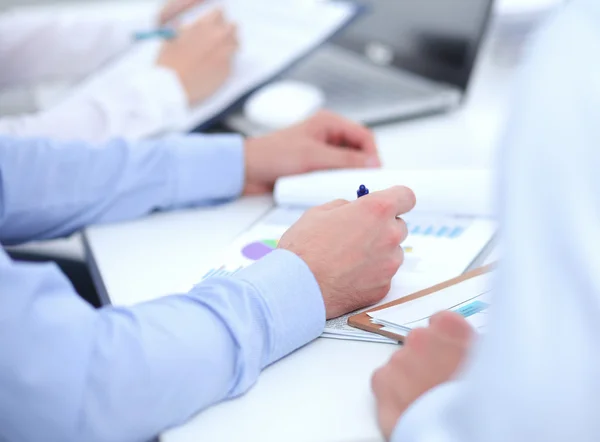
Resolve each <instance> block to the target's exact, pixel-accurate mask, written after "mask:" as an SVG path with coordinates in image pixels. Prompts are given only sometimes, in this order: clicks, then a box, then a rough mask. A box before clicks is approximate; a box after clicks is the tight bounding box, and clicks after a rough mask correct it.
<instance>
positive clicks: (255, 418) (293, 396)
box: [85, 64, 508, 442]
mask: <svg viewBox="0 0 600 442" xmlns="http://www.w3.org/2000/svg"><path fill="white" fill-rule="evenodd" d="M479 71H480V72H479V74H478V76H477V77H476V78H477V82H476V84H475V85H474V91H473V94H472V96H471V98H470V99H469V101H468V103H467V105H466V106H465V107H464V108H463V109H462V110H460V111H458V112H454V113H452V114H448V115H442V116H437V117H432V118H427V119H423V120H417V121H412V122H408V123H403V124H394V125H388V126H384V127H381V128H378V129H377V131H376V135H377V138H378V142H379V146H380V148H381V153H382V159H383V163H384V166H385V167H389V168H404V169H407V168H457V167H460V168H480V167H488V166H489V165H490V161H491V160H490V158H491V155H492V151H493V149H492V146H493V145H494V143H495V140H496V137H497V134H498V130H499V127H500V125H501V124H502V120H503V118H502V117H503V115H504V112H503V110H504V97H505V96H506V95H507V94H506V87H507V84H508V83H507V77H506V75H507V73H506V72H503V71H502V70H499V69H488V67H487V66H486V65H485V64H484V65H483V66H482V67H480V69H479ZM499 85H504V86H503V87H500V86H499ZM490 86H492V87H490ZM271 207H272V200H271V198H270V197H258V198H242V199H240V200H238V201H236V202H233V203H230V204H226V205H223V206H219V207H212V208H201V209H195V210H189V211H183V212H178V213H167V214H158V215H153V216H151V217H149V218H146V219H143V220H139V221H134V222H129V223H123V224H119V225H112V226H110V225H109V226H100V227H93V228H89V229H87V231H86V234H85V237H86V245H87V252H88V255H89V258H90V261H91V262H92V264H93V267H94V270H95V273H96V277H97V279H99V280H101V283H102V285H103V287H104V289H105V290H104V291H105V294H106V295H107V296H108V297H109V298H110V300H111V302H112V303H113V304H117V305H131V304H134V303H137V302H140V301H146V300H150V299H153V298H156V297H159V296H162V295H166V294H169V293H173V292H177V291H181V290H183V289H185V288H186V287H190V286H191V285H193V284H194V283H195V282H197V281H198V279H199V278H200V277H201V275H202V270H204V269H206V268H207V267H208V266H210V264H214V259H215V257H216V256H217V254H218V252H220V250H221V248H222V247H223V246H224V245H226V244H228V243H229V242H230V241H231V240H233V238H234V237H235V236H237V235H238V234H240V233H241V232H243V231H244V230H245V229H246V228H247V227H248V226H249V225H251V224H252V223H253V222H255V221H256V220H257V219H259V218H260V217H261V216H263V215H264V214H265V213H266V212H267V211H268V210H269V209H270V208H271ZM396 349H397V347H396V346H394V345H389V344H374V343H363V342H352V341H339V340H328V339H318V340H316V341H314V342H312V343H310V344H308V345H307V346H305V347H304V348H302V349H300V350H298V351H296V352H295V353H294V354H292V355H290V356H288V357H287V358H285V359H283V360H282V361H280V362H278V363H276V364H274V365H273V366H271V367H269V368H268V369H267V370H266V371H265V372H264V373H263V374H262V375H261V377H260V379H259V381H258V383H257V385H256V386H255V387H254V388H253V389H252V390H251V391H250V392H249V393H248V394H246V395H245V396H243V397H241V398H238V399H235V400H232V401H229V402H226V403H223V404H220V405H218V406H215V407H213V408H211V409H209V410H207V411H205V412H203V413H201V414H200V415H198V416H197V417H195V418H194V419H192V420H191V421H190V422H189V423H188V424H186V425H184V426H182V427H180V428H177V429H174V430H171V431H169V432H167V433H165V434H164V435H163V436H162V439H163V440H164V441H167V442H187V441H190V442H191V441H197V440H210V441H211V442H218V441H224V442H225V441H227V442H230V441H237V440H261V441H263V442H270V441H273V442H274V441H280V440H286V441H288V442H294V441H302V442H304V441H321V442H337V441H339V442H341V441H344V442H347V441H357V442H358V441H376V440H381V437H380V435H379V431H378V428H377V425H376V418H375V411H374V406H373V405H374V403H373V398H372V395H371V393H370V376H371V374H372V372H373V371H374V370H375V369H376V368H377V367H379V366H381V365H382V364H384V363H385V362H386V360H387V359H388V358H389V357H390V355H391V354H392V353H393V352H394V351H395V350H396Z"/></svg>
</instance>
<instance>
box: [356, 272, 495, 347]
mask: <svg viewBox="0 0 600 442" xmlns="http://www.w3.org/2000/svg"><path fill="white" fill-rule="evenodd" d="M491 278H492V273H484V274H482V275H480V276H476V277H474V278H471V279H468V280H466V281H463V282H461V283H459V284H456V285H452V286H450V287H447V288H445V289H443V290H440V291H438V292H435V293H432V294H430V295H427V296H423V297H422V298H418V299H414V300H412V301H410V302H406V303H403V304H399V305H395V306H393V307H389V308H386V309H384V310H378V311H374V312H371V313H368V315H369V316H370V317H371V321H372V322H373V323H375V324H379V325H383V326H384V328H383V330H384V331H388V332H391V333H395V334H398V335H401V336H406V335H408V333H409V332H410V331H411V330H412V329H414V328H419V327H426V326H427V325H428V323H429V318H430V317H431V316H432V315H434V314H435V313H438V312H440V311H442V310H452V311H455V312H457V313H459V314H461V315H462V316H463V317H464V318H465V319H466V320H467V322H469V324H471V326H472V327H473V328H474V329H475V330H477V331H478V332H479V333H484V332H485V328H486V325H487V319H488V313H489V311H490V306H491Z"/></svg>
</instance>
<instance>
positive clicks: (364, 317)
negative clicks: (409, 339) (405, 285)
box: [348, 264, 495, 342]
mask: <svg viewBox="0 0 600 442" xmlns="http://www.w3.org/2000/svg"><path fill="white" fill-rule="evenodd" d="M494 269H495V264H489V265H487V266H484V267H480V268H478V269H475V270H471V271H469V272H467V273H464V274H462V275H460V276H458V277H456V278H453V279H450V280H448V281H445V282H442V283H440V284H437V285H434V286H433V287H430V288H428V289H424V290H421V291H419V292H416V293H413V294H412V295H408V296H405V297H404V298H400V299H397V300H395V301H392V302H388V303H387V304H383V305H380V306H377V307H374V308H372V309H370V310H366V311H364V312H362V313H358V314H356V315H353V316H350V317H349V318H348V325H350V326H351V327H354V328H358V329H361V330H364V331H368V332H371V333H377V334H378V335H382V336H385V337H386V338H390V339H393V340H395V341H398V342H404V338H405V336H401V335H397V334H395V333H391V332H387V331H384V330H382V328H383V327H384V326H383V325H380V324H374V323H373V322H371V317H370V316H369V315H368V313H371V312H375V311H377V310H384V309H386V308H390V307H394V306H396V305H400V304H404V303H406V302H410V301H413V300H415V299H418V298H422V297H424V296H428V295H431V294H432V293H435V292H439V291H440V290H444V289H446V288H448V287H451V286H453V285H457V284H460V283H462V282H464V281H467V280H469V279H472V278H475V277H477V276H480V275H483V274H485V273H490V272H491V271H493V270H494Z"/></svg>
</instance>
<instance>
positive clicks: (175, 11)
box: [158, 0, 203, 26]
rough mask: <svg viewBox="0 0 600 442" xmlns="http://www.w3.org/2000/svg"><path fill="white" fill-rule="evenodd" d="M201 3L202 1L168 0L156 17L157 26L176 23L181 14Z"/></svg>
mask: <svg viewBox="0 0 600 442" xmlns="http://www.w3.org/2000/svg"><path fill="white" fill-rule="evenodd" d="M202 1H203V0H169V1H168V2H167V3H166V4H165V6H164V7H163V8H162V10H161V11H160V14H159V16H158V24H159V26H165V25H166V24H168V23H171V22H173V21H176V20H177V19H178V18H179V16H180V15H181V14H183V13H184V12H187V11H189V10H190V9H192V8H193V7H194V6H197V5H199V4H200V3H202Z"/></svg>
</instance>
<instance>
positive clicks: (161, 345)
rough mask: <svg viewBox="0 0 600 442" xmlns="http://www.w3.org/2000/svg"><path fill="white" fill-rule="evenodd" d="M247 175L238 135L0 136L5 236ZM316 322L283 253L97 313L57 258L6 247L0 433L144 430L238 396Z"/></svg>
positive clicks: (9, 437) (57, 228)
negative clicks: (23, 257) (102, 142)
mask: <svg viewBox="0 0 600 442" xmlns="http://www.w3.org/2000/svg"><path fill="white" fill-rule="evenodd" d="M243 175H244V158H243V143H242V141H241V139H240V138H238V137H231V136H226V137H197V136H189V137H171V138H166V139H164V140H160V141H152V142H145V143H138V144H137V145H131V144H128V143H127V142H125V141H114V142H112V143H110V145H108V146H106V147H103V148H102V149H94V148H90V147H89V146H86V145H84V144H83V143H81V142H70V143H62V144H60V145H55V144H53V143H52V142H49V141H47V140H41V139H37V140H15V139H12V138H1V137H0V242H2V243H3V244H12V243H18V242H21V241H26V240H29V239H41V238H51V237H56V236H60V235H66V234H69V233H71V232H73V231H74V230H77V229H79V228H81V227H83V226H84V225H86V224H90V223H101V222H111V221H120V220H124V219H129V218H133V217H136V216H140V215H143V214H145V213H147V212H149V211H151V210H153V209H173V208H178V207H184V206H189V205H195V204H205V203H210V202H213V201H217V200H225V199H230V198H233V197H235V196H238V195H239V194H240V193H241V190H242V186H243V178H244V176H243ZM199 271H200V269H199ZM324 323H325V309H324V306H323V301H322V297H321V293H320V290H319V287H318V284H317V282H316V280H315V279H314V277H313V275H312V273H311V272H310V270H309V269H308V267H307V266H306V265H305V263H304V262H303V261H302V260H301V259H300V258H298V257H297V256H295V255H294V254H292V253H290V252H287V251H284V250H278V251H275V252H273V253H271V254H270V255H268V256H267V257H266V258H265V259H263V260H261V261H260V262H257V263H256V264H254V265H252V266H250V267H249V268H247V269H245V270H243V271H241V272H239V273H238V274H236V276H235V277H233V278H229V279H218V278H217V279H211V280H209V281H207V282H204V283H202V284H199V285H198V286H196V287H195V288H194V289H193V290H192V291H191V292H190V293H188V294H180V295H173V296H169V297H165V298H162V299H159V300H156V301H153V302H147V303H144V304H140V305H137V306H135V307H131V308H122V307H118V308H115V307H105V308H103V309H100V310H94V309H92V308H91V307H90V306H89V305H88V304H86V303H85V302H84V301H82V300H81V299H80V298H79V297H78V296H77V294H76V293H75V291H74V290H73V287H72V286H71V284H70V283H69V281H68V280H67V278H66V277H65V276H63V275H62V274H61V272H60V271H59V270H58V268H57V267H56V266H55V265H53V264H28V263H16V262H12V261H11V260H10V259H9V257H8V256H7V255H6V253H4V251H3V250H2V249H1V248H0V440H2V441H4V440H6V441H11V442H13V441H60V442H68V441H78V442H79V441H86V442H93V441H143V440H148V439H150V438H152V437H154V436H156V435H158V434H159V433H160V432H161V431H163V430H165V429H167V428H169V427H171V426H174V425H177V424H180V423H182V422H184V421H185V420H186V419H188V418H189V417H190V416H192V415H193V414H195V413H197V412H198V411H200V410H202V409H203V408H206V407H208V406H209V405H211V404H214V403H216V402H219V401H222V400H224V399H227V398H231V397H234V396H237V395H239V394H242V393H243V392H245V391H246V390H247V389H248V388H249V387H250V386H251V385H252V384H253V383H254V382H255V380H256V378H257V376H258V375H259V373H260V371H261V369H263V368H264V367H266V366H267V365H269V364H271V363H272V362H274V361H276V360H277V359H279V358H281V357H283V356H284V355H286V354H288V353H289V352H291V351H293V350H295V349H296V348H298V347H300V346H302V345H304V344H305V343H307V342H309V341H310V340H312V339H314V338H316V337H317V336H318V335H319V334H320V333H321V331H322V329H323V326H324Z"/></svg>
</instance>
